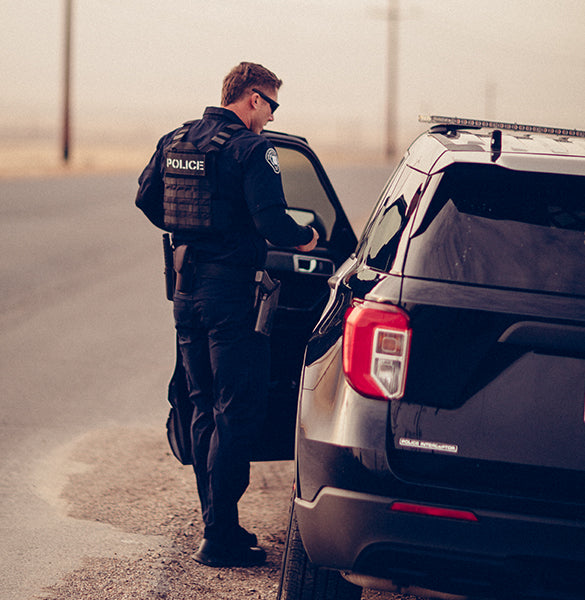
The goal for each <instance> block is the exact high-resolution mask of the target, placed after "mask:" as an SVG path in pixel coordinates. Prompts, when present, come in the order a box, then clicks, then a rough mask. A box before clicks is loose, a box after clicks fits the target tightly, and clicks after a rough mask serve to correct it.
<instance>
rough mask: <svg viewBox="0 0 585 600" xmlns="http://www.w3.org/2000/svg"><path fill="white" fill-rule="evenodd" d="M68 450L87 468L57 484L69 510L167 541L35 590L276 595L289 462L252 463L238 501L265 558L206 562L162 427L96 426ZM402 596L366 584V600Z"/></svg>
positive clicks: (86, 597)
mask: <svg viewBox="0 0 585 600" xmlns="http://www.w3.org/2000/svg"><path fill="white" fill-rule="evenodd" d="M71 459H73V460H74V461H75V462H76V463H80V464H82V465H84V467H85V468H84V469H83V470H81V471H77V472H75V473H72V474H70V475H69V477H68V482H67V483H66V484H65V486H64V488H63V491H62V493H61V498H62V499H63V500H64V501H65V503H66V506H67V513H68V515H69V516H70V517H73V518H76V519H83V520H89V521H97V522H100V523H106V524H109V525H112V526H114V527H116V528H117V529H119V530H121V531H124V532H127V533H133V534H144V535H157V536H163V538H164V539H166V540H168V543H167V544H165V545H159V546H157V547H156V548H152V549H149V550H148V551H147V552H146V553H144V554H142V555H139V556H133V557H132V558H128V557H126V556H114V557H103V558H88V557H86V558H84V559H83V562H82V566H81V568H79V569H77V570H75V571H73V572H71V573H68V574H66V575H65V576H64V577H63V579H62V580H61V581H60V582H59V583H57V584H55V585H53V586H51V587H49V588H47V589H46V590H45V593H44V594H43V595H42V596H37V598H41V597H42V598H43V599H44V600H104V599H107V600H126V599H128V600H129V599H132V600H136V599H140V600H158V599H164V600H187V599H189V600H192V599H197V600H245V599H247V598H250V599H254V600H268V599H272V600H274V599H275V598H276V592H277V589H278V582H279V571H280V562H281V557H282V551H283V548H284V541H285V535H286V527H287V516H288V504H289V499H290V489H291V484H292V476H293V465H292V463H291V462H274V463H253V464H252V473H251V485H250V487H249V489H248V490H247V492H246V494H245V495H244V498H243V499H242V501H241V502H240V520H241V523H242V525H244V526H245V527H246V528H247V529H248V530H249V531H252V532H254V533H255V534H256V535H257V536H258V540H259V544H260V545H261V546H262V547H263V548H264V549H265V550H266V551H267V554H268V559H267V562H266V564H265V565H264V566H262V567H260V568H252V569H244V568H234V569H212V568H209V567H205V566H203V565H200V564H199V563H197V562H196V561H195V560H194V559H193V554H194V552H195V551H196V549H197V547H198V545H199V542H200V539H201V519H200V511H199V506H198V499H197V496H196V491H195V482H194V476H193V473H192V471H191V469H190V468H189V467H183V466H182V465H180V464H179V463H178V462H177V460H176V459H175V458H174V457H173V456H172V454H171V453H170V451H169V450H168V446H167V442H166V439H165V438H164V433H163V431H161V430H151V429H106V430H99V431H95V432H93V433H91V434H89V435H87V436H85V437H84V438H82V439H81V440H80V441H79V442H78V443H77V444H76V446H75V448H74V449H73V451H72V456H71ZM89 543H91V542H90V541H89V540H88V544H89ZM399 598H402V597H400V596H397V595H394V594H382V593H377V592H373V591H367V592H365V593H364V599H365V600H366V599H367V600H374V599H379V600H382V599H388V600H390V599H395V600H398V599H399ZM404 600H406V597H404Z"/></svg>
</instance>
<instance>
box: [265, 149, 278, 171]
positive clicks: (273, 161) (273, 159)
mask: <svg viewBox="0 0 585 600" xmlns="http://www.w3.org/2000/svg"><path fill="white" fill-rule="evenodd" d="M266 162H267V163H268V164H269V165H270V166H271V167H272V170H273V171H274V172H275V173H276V174H277V175H278V174H279V173H280V163H279V162H278V154H276V150H275V149H274V148H268V150H266Z"/></svg>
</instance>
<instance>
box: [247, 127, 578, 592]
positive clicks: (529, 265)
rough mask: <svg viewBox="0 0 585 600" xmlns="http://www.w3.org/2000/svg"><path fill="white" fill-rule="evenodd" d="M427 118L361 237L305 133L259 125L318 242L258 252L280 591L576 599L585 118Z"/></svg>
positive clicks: (293, 202)
mask: <svg viewBox="0 0 585 600" xmlns="http://www.w3.org/2000/svg"><path fill="white" fill-rule="evenodd" d="M430 121H431V124H430V128H429V130H428V131H427V132H426V133H424V134H422V135H421V136H420V137H419V138H418V139H417V140H416V141H415V142H414V143H413V144H412V146H411V147H410V148H409V150H408V151H407V152H406V154H405V156H404V158H403V159H402V161H401V163H400V164H399V166H398V167H397V169H396V171H395V172H394V173H393V174H392V175H391V177H390V178H389V180H388V183H387V184H386V186H385V187H384V189H383V190H382V192H381V195H380V197H379V200H378V203H377V205H376V207H375V209H374V212H373V214H372V216H371V218H370V220H369V222H368V224H367V225H366V227H365V229H364V232H363V234H362V236H361V239H360V241H359V243H357V247H356V238H355V237H354V234H353V232H352V230H351V227H350V225H349V223H348V221H347V218H346V217H345V215H344V213H343V210H342V207H341V206H340V204H339V201H338V199H337V197H336V195H335V193H334V191H333V189H332V187H331V184H330V182H329V180H328V179H327V176H326V175H325V173H324V171H323V169H322V167H321V166H320V164H319V162H318V160H317V158H316V157H315V155H314V154H313V153H312V152H311V151H310V149H309V148H308V146H307V144H306V143H305V142H304V141H303V140H302V139H300V138H294V137H290V136H285V135H281V134H273V133H270V134H267V135H270V137H271V139H272V140H273V142H274V144H275V145H276V146H277V148H278V153H279V156H280V163H281V169H282V176H283V180H284V186H285V193H286V198H287V202H288V204H289V207H290V210H291V212H292V214H293V215H294V216H295V218H297V219H298V220H301V221H303V222H306V223H310V224H312V225H313V226H315V227H316V228H318V230H319V233H320V236H321V237H320V244H319V247H318V248H316V249H315V251H314V252H311V253H309V254H300V253H295V252H294V251H290V250H288V249H281V248H270V252H269V255H268V270H269V272H270V273H271V275H273V276H274V277H276V278H278V279H280V280H281V281H282V290H281V297H280V306H279V309H278V313H277V318H276V323H275V327H274V330H273V336H272V347H273V373H272V389H271V392H272V399H271V402H270V405H271V409H272V414H271V420H272V425H270V426H268V427H267V435H266V437H265V438H264V439H263V441H262V443H261V444H259V447H258V449H257V457H256V458H258V459H271V458H288V457H289V456H291V447H292V442H293V435H296V451H295V473H296V476H295V483H294V493H293V499H292V505H291V513H290V524H289V531H288V536H287V542H286V548H285V552H284V559H283V569H282V574H281V583H280V589H279V594H278V597H279V599H280V600H300V599H301V598H311V599H313V600H319V599H325V598H338V599H349V598H352V599H357V598H360V596H361V592H362V587H375V588H381V589H386V590H392V591H397V592H402V593H412V594H416V595H419V596H425V597H431V598H475V597H477V598H479V597H502V598H514V599H517V598H541V599H542V598H547V599H550V598H563V599H565V600H566V599H568V598H575V599H576V598H581V599H582V598H583V597H585V139H584V138H585V132H582V131H576V130H559V129H550V128H540V127H535V126H523V125H516V124H506V123H494V122H485V121H476V120H465V119H455V118H437V117H432V118H431V119H430ZM303 356H304V362H303ZM297 402H298V410H297ZM295 419H296V434H293V431H294V427H295V426H294V422H295ZM277 422H278V423H279V424H278V425H275V423H277ZM286 431H288V436H287V435H284V432H286Z"/></svg>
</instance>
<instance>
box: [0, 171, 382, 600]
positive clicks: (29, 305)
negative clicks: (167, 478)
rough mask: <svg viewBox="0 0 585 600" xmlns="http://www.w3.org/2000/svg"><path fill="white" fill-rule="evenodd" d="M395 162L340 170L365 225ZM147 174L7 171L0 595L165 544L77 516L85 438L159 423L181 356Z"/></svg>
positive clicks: (0, 268) (11, 595)
mask: <svg viewBox="0 0 585 600" xmlns="http://www.w3.org/2000/svg"><path fill="white" fill-rule="evenodd" d="M389 172H390V168H389V167H387V166H386V167H382V166H380V167H378V166H372V167H352V168H336V169H330V171H329V174H330V177H331V179H332V181H333V184H334V186H335V188H336V189H337V191H338V193H339V195H340V197H341V200H342V202H343V204H344V206H345V207H346V211H347V213H348V216H349V217H350V221H351V222H352V224H353V225H354V228H355V229H356V231H359V230H360V229H361V227H362V226H363V224H364V222H365V220H366V218H367V216H368V214H369V212H370V211H371V208H372V206H373V204H374V203H375V200H376V198H377V195H378V193H379V191H380V189H381V188H382V186H383V184H384V182H385V180H386V179H387V176H388V174H389ZM136 177H137V174H129V175H111V176H104V175H99V176H98V175H84V176H81V175H77V176H76V175H71V176H69V177H63V176H59V177H53V178H45V179H19V180H3V181H0V213H1V225H0V227H1V228H2V233H1V235H0V272H1V277H0V284H1V286H2V293H1V294H0V336H1V337H0V340H1V342H0V355H1V369H2V371H1V372H2V416H1V421H0V431H1V435H0V536H1V539H2V544H1V545H0V597H1V598H2V599H6V600H8V599H10V600H28V599H29V598H33V597H34V596H35V595H37V594H39V593H40V592H41V590H42V589H43V588H44V587H45V586H47V585H50V584H52V583H54V582H56V581H58V580H59V579H60V578H61V577H62V576H63V575H64V574H65V573H67V572H69V571H71V570H72V569H74V568H77V567H78V566H79V564H80V560H81V557H88V556H90V557H91V556H113V555H114V554H116V555H118V556H120V555H123V556H130V557H131V556H132V555H133V554H136V553H139V552H142V551H144V550H145V549H147V548H152V547H153V546H156V545H157V544H159V545H160V544H164V539H163V538H162V537H161V536H148V535H136V534H131V533H125V532H122V531H120V530H118V529H116V528H115V527H112V526H110V525H105V524H102V523H98V522H91V521H88V520H79V519H73V518H71V517H69V516H67V514H66V511H65V508H64V506H63V499H62V497H61V491H62V489H63V486H64V485H65V483H66V481H67V479H68V478H69V477H70V476H71V474H72V473H75V472H76V470H77V471H78V470H79V468H80V466H79V464H78V463H75V462H74V461H72V460H71V458H70V449H71V448H72V447H73V446H74V445H75V444H76V441H77V440H79V439H82V438H83V437H84V436H87V435H88V434H90V433H91V432H94V431H99V430H101V429H108V428H116V427H138V428H144V427H148V428H152V427H155V428H162V427H164V422H165V419H166V413H167V405H166V404H165V402H164V392H165V389H166V385H167V381H168V379H169V376H170V374H171V371H172V367H173V362H174V337H173V330H172V313H171V310H170V304H169V303H168V302H167V301H166V299H165V298H164V281H163V276H162V272H163V265H162V249H161V248H162V247H161V237H160V232H158V231H157V230H155V229H154V227H152V226H151V225H150V224H149V223H148V221H147V220H146V219H145V218H144V217H142V215H141V213H139V211H138V210H137V209H135V207H134V203H133V200H134V195H135V192H136Z"/></svg>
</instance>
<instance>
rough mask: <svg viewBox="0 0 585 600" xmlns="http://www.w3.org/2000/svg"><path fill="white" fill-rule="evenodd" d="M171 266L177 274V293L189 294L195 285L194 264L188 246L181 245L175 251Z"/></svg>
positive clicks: (191, 252)
mask: <svg viewBox="0 0 585 600" xmlns="http://www.w3.org/2000/svg"><path fill="white" fill-rule="evenodd" d="M173 266H174V269H175V273H176V274H177V284H176V285H177V292H181V293H183V294H190V293H191V292H192V291H193V286H194V283H195V263H194V261H193V251H192V249H191V248H190V246H187V245H186V244H183V245H182V246H179V247H178V248H176V249H175V253H174V255H173Z"/></svg>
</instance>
